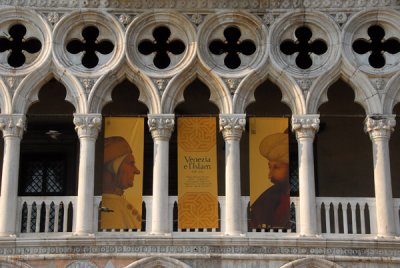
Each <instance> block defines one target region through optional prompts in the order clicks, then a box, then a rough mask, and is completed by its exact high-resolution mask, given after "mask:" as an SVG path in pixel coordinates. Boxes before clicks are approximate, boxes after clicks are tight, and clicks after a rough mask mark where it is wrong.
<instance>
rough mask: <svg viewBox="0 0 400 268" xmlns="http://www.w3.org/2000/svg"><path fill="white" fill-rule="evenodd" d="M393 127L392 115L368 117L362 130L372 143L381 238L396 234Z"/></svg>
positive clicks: (378, 229) (377, 214)
mask: <svg viewBox="0 0 400 268" xmlns="http://www.w3.org/2000/svg"><path fill="white" fill-rule="evenodd" d="M395 125H396V120H395V116H394V115H369V116H367V118H366V119H365V127H364V130H365V132H368V134H369V137H370V138H371V141H372V149H373V160H374V183H375V203H376V223H377V231H378V234H377V235H378V236H381V237H387V236H394V235H395V233H396V226H395V221H394V217H393V214H394V210H393V194H392V181H391V175H390V157H389V139H390V135H391V133H392V132H393V130H394V126H395Z"/></svg>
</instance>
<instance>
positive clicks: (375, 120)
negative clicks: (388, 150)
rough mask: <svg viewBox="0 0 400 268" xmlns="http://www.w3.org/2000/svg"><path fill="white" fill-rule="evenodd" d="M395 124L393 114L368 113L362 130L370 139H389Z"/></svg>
mask: <svg viewBox="0 0 400 268" xmlns="http://www.w3.org/2000/svg"><path fill="white" fill-rule="evenodd" d="M395 126H396V119H395V115H368V116H367V118H366V119H365V121H364V131H365V132H367V133H368V134H369V137H370V138H371V140H375V139H379V138H380V139H389V138H390V134H391V133H392V132H393V131H394V127H395Z"/></svg>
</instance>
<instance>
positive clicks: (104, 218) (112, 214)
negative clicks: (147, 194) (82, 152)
mask: <svg viewBox="0 0 400 268" xmlns="http://www.w3.org/2000/svg"><path fill="white" fill-rule="evenodd" d="M143 146H144V119H143V118H132V117H108V118H106V119H105V133H104V166H103V195H102V204H101V206H102V208H103V209H102V212H101V215H100V220H101V222H100V228H101V229H140V228H141V224H142V188H143V187H142V185H143V175H142V174H143V149H144V148H143Z"/></svg>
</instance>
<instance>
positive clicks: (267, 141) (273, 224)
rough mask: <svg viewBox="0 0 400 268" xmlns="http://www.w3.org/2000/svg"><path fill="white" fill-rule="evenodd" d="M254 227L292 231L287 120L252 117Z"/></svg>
mask: <svg viewBox="0 0 400 268" xmlns="http://www.w3.org/2000/svg"><path fill="white" fill-rule="evenodd" d="M249 136H250V141H249V151H250V158H249V159H250V167H249V168H250V219H251V221H250V227H251V228H254V229H257V228H261V229H266V228H283V229H287V228H290V222H289V219H290V184H289V138H288V119H287V118H259V117H257V118H250V135H249Z"/></svg>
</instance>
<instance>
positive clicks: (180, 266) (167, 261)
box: [126, 257, 190, 268]
mask: <svg viewBox="0 0 400 268" xmlns="http://www.w3.org/2000/svg"><path fill="white" fill-rule="evenodd" d="M160 266H161V267H165V268H175V267H176V268H190V266H189V265H187V264H186V263H184V262H181V261H179V260H177V259H173V258H170V257H148V258H144V259H141V260H138V261H135V262H133V263H131V264H129V265H128V266H126V268H136V267H141V268H153V267H160Z"/></svg>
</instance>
